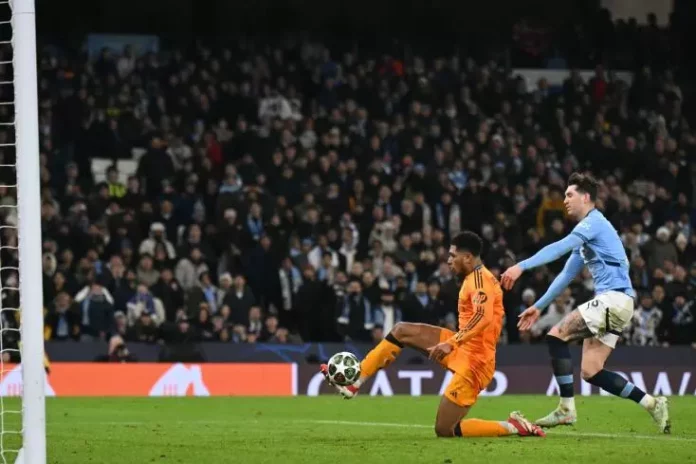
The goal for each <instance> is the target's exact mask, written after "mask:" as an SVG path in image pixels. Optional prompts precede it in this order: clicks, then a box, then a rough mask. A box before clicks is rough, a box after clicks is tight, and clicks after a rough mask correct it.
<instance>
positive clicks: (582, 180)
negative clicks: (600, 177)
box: [568, 172, 599, 201]
mask: <svg viewBox="0 0 696 464" xmlns="http://www.w3.org/2000/svg"><path fill="white" fill-rule="evenodd" d="M571 185H574V186H575V188H576V189H577V191H578V192H580V193H587V194H589V195H590V200H592V201H596V200H597V190H598V189H599V182H597V179H595V178H594V177H593V176H592V174H590V173H589V172H574V173H572V174H571V175H570V178H568V187H570V186H571Z"/></svg>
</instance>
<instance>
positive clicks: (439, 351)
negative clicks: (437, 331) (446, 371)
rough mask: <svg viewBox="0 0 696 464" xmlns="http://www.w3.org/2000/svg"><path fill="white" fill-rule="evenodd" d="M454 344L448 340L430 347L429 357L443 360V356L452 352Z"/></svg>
mask: <svg viewBox="0 0 696 464" xmlns="http://www.w3.org/2000/svg"><path fill="white" fill-rule="evenodd" d="M452 349H453V348H452V345H450V344H449V343H447V342H442V343H438V344H437V345H435V346H433V347H432V348H428V357H429V358H430V359H434V360H435V361H441V360H442V358H444V357H445V356H447V355H448V354H450V353H451V352H452Z"/></svg>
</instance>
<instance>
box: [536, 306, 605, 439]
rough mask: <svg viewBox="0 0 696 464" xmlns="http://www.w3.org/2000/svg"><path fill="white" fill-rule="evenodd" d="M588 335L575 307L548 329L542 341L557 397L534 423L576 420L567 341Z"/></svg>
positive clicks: (556, 423)
mask: <svg viewBox="0 0 696 464" xmlns="http://www.w3.org/2000/svg"><path fill="white" fill-rule="evenodd" d="M591 336H592V332H591V331H590V329H589V328H588V327H587V324H585V321H584V320H583V318H582V315H581V314H580V312H579V311H577V310H574V311H572V312H571V313H570V314H568V315H567V316H566V317H564V318H563V319H562V320H561V321H560V322H559V323H558V324H556V325H555V326H554V327H552V328H551V330H549V333H548V334H547V335H546V343H547V345H548V348H549V355H550V356H551V368H552V369H553V375H554V377H555V378H556V383H558V389H559V391H560V394H561V400H560V402H559V403H558V407H557V408H556V409H555V410H554V411H552V412H551V413H550V414H548V415H547V416H544V417H542V418H541V419H538V420H537V421H535V422H534V423H535V424H537V425H540V426H542V427H555V426H557V425H572V424H574V423H575V422H576V421H577V412H576V410H575V391H574V389H575V387H574V386H573V382H574V379H573V360H572V358H571V357H570V347H569V346H568V343H570V342H571V341H575V340H581V339H583V338H587V337H591Z"/></svg>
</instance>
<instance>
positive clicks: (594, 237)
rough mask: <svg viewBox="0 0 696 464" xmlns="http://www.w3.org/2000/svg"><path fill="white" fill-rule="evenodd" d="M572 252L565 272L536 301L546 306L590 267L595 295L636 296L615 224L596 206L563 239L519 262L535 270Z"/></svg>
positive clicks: (541, 307)
mask: <svg viewBox="0 0 696 464" xmlns="http://www.w3.org/2000/svg"><path fill="white" fill-rule="evenodd" d="M569 251H572V253H571V255H570V257H569V258H568V261H566V264H565V267H564V268H563V271H562V272H561V273H560V274H558V276H556V279H554V281H553V283H552V284H551V286H550V287H549V289H548V290H547V291H546V293H545V294H544V295H543V296H542V297H541V298H539V300H538V301H537V302H536V303H535V306H536V307H537V308H540V309H543V308H545V307H547V306H548V305H549V304H551V302H552V301H553V300H554V299H555V298H556V297H557V296H558V295H559V294H560V293H561V292H562V291H563V289H565V288H566V287H567V286H568V285H569V284H570V283H571V282H572V281H573V279H575V277H576V276H577V275H578V274H579V273H580V272H581V271H582V268H583V267H584V266H587V267H588V269H589V270H590V273H591V274H592V279H593V280H594V287H595V295H601V294H602V293H606V292H609V291H617V292H622V293H625V294H627V295H629V296H631V297H634V298H635V295H636V294H635V291H634V290H633V285H632V284H631V277H630V276H629V273H628V271H629V268H630V267H629V261H628V257H627V256H626V250H625V249H624V247H623V243H621V238H620V237H619V234H618V233H617V232H616V230H615V229H614V226H612V225H611V223H610V222H609V221H608V220H607V218H605V217H604V215H603V214H602V213H601V212H599V211H598V210H596V209H593V210H592V211H590V212H589V214H588V215H587V216H585V218H584V219H583V220H582V221H580V222H579V223H578V224H577V225H576V226H575V228H574V229H573V231H572V232H571V233H570V234H569V235H568V236H567V237H565V238H564V239H562V240H559V241H558V242H555V243H552V244H551V245H548V246H546V247H544V248H542V249H541V250H539V252H538V253H536V254H535V255H534V256H532V257H531V258H529V259H527V260H524V261H522V262H521V263H519V265H520V267H521V268H522V269H523V270H525V271H526V270H529V269H533V268H535V267H538V266H542V265H544V264H546V263H550V262H551V261H555V260H557V259H558V258H560V257H561V256H563V255H565V254H566V253H568V252H569Z"/></svg>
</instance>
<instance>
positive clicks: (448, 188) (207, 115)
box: [0, 11, 696, 347]
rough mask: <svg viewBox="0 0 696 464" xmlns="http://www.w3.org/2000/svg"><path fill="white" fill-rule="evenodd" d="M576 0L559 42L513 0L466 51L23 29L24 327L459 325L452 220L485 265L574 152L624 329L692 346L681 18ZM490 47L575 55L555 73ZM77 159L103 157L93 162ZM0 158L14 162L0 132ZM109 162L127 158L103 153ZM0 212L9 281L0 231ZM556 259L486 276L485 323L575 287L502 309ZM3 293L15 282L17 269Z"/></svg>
mask: <svg viewBox="0 0 696 464" xmlns="http://www.w3.org/2000/svg"><path fill="white" fill-rule="evenodd" d="M596 15H597V16H596V17H593V19H592V21H591V22H589V24H591V27H590V26H588V24H586V23H583V22H578V23H576V24H574V25H573V27H572V29H571V30H572V31H574V32H573V33H574V37H575V38H574V39H573V40H570V39H569V38H568V37H567V34H568V28H567V27H566V28H563V29H549V28H544V27H542V26H540V25H538V24H533V23H530V22H528V21H526V20H525V21H523V20H520V21H518V22H517V23H516V24H515V26H514V28H513V30H512V34H511V36H510V39H509V41H508V42H507V43H506V44H505V46H497V47H495V48H494V49H492V50H491V51H490V52H487V53H486V54H484V56H468V55H467V54H465V53H462V52H460V51H457V50H451V51H450V50H447V51H443V50H444V49H442V48H439V47H432V48H428V47H422V46H421V47H418V46H416V45H414V44H410V43H404V42H399V43H398V44H396V45H395V44H394V43H391V44H388V45H383V44H381V43H380V45H374V46H372V47H368V46H364V45H361V46H358V45H357V44H355V43H349V42H348V43H347V42H346V41H345V40H344V41H341V42H340V43H338V44H336V43H333V42H331V41H328V40H327V41H323V40H318V39H315V38H309V37H307V36H303V35H292V36H284V37H283V38H282V39H277V40H276V39H275V38H274V39H270V38H265V39H263V40H262V39H253V40H252V39H244V40H235V41H231V42H229V43H224V44H218V43H214V42H211V43H206V44H204V43H199V44H198V45H197V46H195V47H192V48H169V49H166V50H163V51H162V52H160V53H156V54H155V53H149V54H144V55H137V54H136V53H135V52H134V50H133V49H132V48H130V47H126V48H124V49H123V50H103V51H102V53H101V54H100V55H99V56H96V57H92V58H90V57H88V56H87V55H85V54H75V53H73V54H69V53H60V52H57V51H55V50H51V51H45V52H43V53H42V54H41V56H40V63H39V73H40V74H39V102H40V144H41V155H40V156H41V194H42V202H41V204H42V210H41V219H42V230H43V293H44V302H45V336H46V339H47V340H66V341H70V340H75V341H84V340H94V339H103V340H106V339H108V338H110V337H111V336H114V335H119V336H121V337H122V338H123V339H124V340H126V341H134V342H135V341H137V342H148V343H158V342H167V343H185V342H199V341H221V342H229V343H258V342H272V343H296V342H301V341H305V342H306V341H341V340H353V341H367V342H370V341H373V340H378V339H381V338H382V336H383V335H384V334H385V333H387V332H388V331H389V330H390V329H391V327H392V326H393V325H394V324H395V323H397V322H399V321H421V322H427V323H432V324H441V325H443V326H447V327H450V328H452V329H456V324H457V321H456V298H457V293H458V288H459V281H458V279H457V277H456V276H453V275H452V274H451V271H450V269H449V268H448V266H447V264H446V259H447V250H448V246H449V245H448V241H449V239H450V237H452V236H453V235H454V234H456V233H457V232H458V231H461V230H464V229H470V230H473V231H475V232H477V233H479V234H480V235H481V236H482V237H483V238H484V240H485V253H484V257H483V258H484V262H485V263H486V265H487V266H488V267H489V268H490V269H491V270H492V271H493V272H495V273H500V272H502V271H503V270H504V269H505V268H507V267H508V266H510V265H512V264H513V263H515V262H517V261H519V260H521V259H523V258H525V257H528V256H530V255H531V254H533V253H534V252H536V251H537V250H539V249H540V248H541V247H543V246H544V245H546V244H549V243H551V242H553V241H555V240H558V239H560V238H562V237H563V236H564V235H565V234H566V233H567V232H568V231H569V230H570V228H571V227H572V225H573V224H572V223H570V222H569V221H567V219H566V217H565V212H564V207H563V192H564V189H565V181H566V179H567V177H568V175H569V174H570V173H571V172H573V171H575V170H588V171H591V172H593V173H594V174H595V175H596V176H598V177H599V178H600V179H601V180H602V186H601V192H600V196H599V197H600V199H599V202H598V207H599V208H600V209H601V210H602V211H603V212H604V214H605V215H606V216H607V217H608V218H609V219H610V220H611V222H612V223H613V224H614V226H615V227H616V229H617V230H618V231H619V233H620V235H621V238H622V240H623V242H624V245H625V247H626V250H627V252H628V256H629V259H630V260H631V275H632V278H633V283H634V286H635V288H636V289H637V291H638V292H639V295H640V296H639V298H638V305H637V309H636V312H635V317H634V321H633V324H632V326H631V327H630V328H629V329H627V331H626V332H625V334H624V343H627V344H632V345H670V344H687V345H691V344H693V346H694V347H696V319H695V316H696V309H695V308H694V299H695V298H696V230H693V225H694V223H695V222H694V221H696V216H694V205H695V204H696V203H695V202H696V182H695V179H696V177H695V175H694V174H696V168H695V167H696V164H695V163H694V161H695V157H696V131H695V130H694V128H692V127H691V125H690V122H689V120H690V118H687V115H688V114H689V113H688V110H689V106H688V105H687V104H685V100H686V101H687V102H688V100H689V97H690V95H691V93H692V89H691V86H690V85H689V84H688V83H687V81H686V80H685V79H683V78H682V77H681V74H680V68H679V67H678V66H676V65H675V63H677V62H678V60H679V58H680V46H679V41H678V38H677V37H676V36H675V35H674V33H673V29H672V28H671V27H670V26H666V27H660V26H658V25H657V24H656V22H655V19H654V18H649V20H648V22H647V25H643V26H639V25H637V24H636V22H635V21H628V22H626V21H614V20H613V19H612V18H611V17H610V16H609V15H608V12H606V11H598V12H596ZM563 37H566V38H565V40H564V39H563ZM577 37H581V38H583V40H579V39H577ZM513 63H523V64H531V65H534V66H536V67H547V68H549V69H550V68H554V67H561V68H563V67H570V68H571V69H574V68H576V67H578V66H582V67H589V68H590V69H593V70H594V75H593V76H592V77H591V78H589V79H583V78H582V77H581V75H580V74H579V73H578V72H576V71H572V72H571V73H570V74H569V77H568V78H567V79H566V80H565V81H564V82H563V83H562V85H552V84H551V83H550V82H549V81H548V80H546V79H544V78H543V77H542V78H540V79H538V80H535V81H529V80H528V79H525V78H523V77H522V76H520V75H519V74H515V73H514V72H513V71H512V64H513ZM617 68H618V69H624V70H629V71H632V72H633V73H634V74H633V78H632V80H629V81H627V80H623V79H621V78H620V77H618V75H617V73H616V72H615V71H614V69H617ZM9 72H11V70H9V68H7V67H3V68H0V74H3V75H6V74H7V73H9ZM0 111H3V108H0ZM2 116H3V114H0V117H2ZM4 116H7V115H6V114H5V115H4ZM7 140H8V135H7V134H6V133H5V132H3V131H2V130H0V144H2V143H3V142H5V141H7ZM95 157H98V158H108V159H110V160H112V161H113V164H112V165H110V166H109V167H108V169H107V170H106V172H105V173H103V175H97V174H95V173H94V172H93V169H92V160H93V159H94V158H95ZM0 158H1V159H2V163H3V164H12V163H14V162H15V159H14V154H13V152H11V151H10V150H9V149H5V148H3V149H2V151H1V152H0ZM122 160H134V162H135V163H136V166H137V168H136V169H135V170H134V172H132V173H123V172H120V171H119V168H118V166H119V164H118V162H120V161H122ZM11 183H13V179H9V178H7V179H3V182H2V184H8V185H9V184H11ZM8 185H2V186H0V197H1V198H2V200H1V201H2V202H4V203H5V204H11V203H13V202H14V201H15V200H14V198H13V196H14V191H13V189H11V188H9V187H8ZM0 219H1V221H2V224H10V225H11V224H16V220H17V218H16V216H15V215H14V214H13V212H12V210H11V209H0ZM0 232H2V237H1V238H0V239H1V240H2V245H3V247H2V248H0V258H1V259H2V266H3V267H4V269H5V270H4V271H3V274H2V280H3V286H4V288H5V289H8V288H12V287H14V286H16V282H17V275H16V272H13V271H12V267H13V266H16V262H17V260H16V258H17V256H16V250H15V249H14V246H16V243H17V237H16V231H15V230H14V229H12V228H4V229H2V230H1V231H0ZM562 265H563V261H562V260H561V261H559V262H558V263H555V264H551V265H549V266H547V267H545V268H542V269H539V270H535V271H534V272H531V273H528V274H527V275H525V276H524V277H523V278H522V279H521V281H520V283H519V284H518V285H517V286H516V287H515V289H514V290H513V291H511V292H508V293H506V295H505V307H506V324H505V330H504V333H503V337H502V339H501V342H502V343H534V342H537V341H538V340H540V338H541V337H542V336H543V334H544V333H545V332H546V331H547V330H548V329H549V328H550V327H551V326H552V325H554V324H555V323H556V322H557V321H559V320H560V319H561V318H562V317H563V316H564V315H565V314H566V313H568V312H569V311H571V310H572V309H573V308H574V307H575V306H577V305H578V304H579V303H581V302H583V301H585V300H587V299H589V298H590V296H591V295H592V291H593V289H592V281H591V278H590V276H589V274H588V273H587V272H585V273H584V274H582V275H581V276H580V277H579V278H578V279H577V280H576V281H575V282H574V283H573V284H572V286H571V287H570V288H569V289H568V290H567V291H566V292H564V293H563V295H562V296H560V297H559V298H557V299H556V301H555V302H554V303H553V304H552V305H551V306H549V308H548V309H547V310H546V311H545V313H544V315H543V317H542V318H541V319H540V320H539V321H538V323H537V324H536V325H535V326H534V328H533V329H532V331H531V332H529V333H522V334H520V333H518V331H517V329H516V319H517V315H518V314H519V313H520V312H521V311H522V310H524V309H525V308H526V307H528V306H529V305H531V304H532V303H533V302H534V301H535V300H536V298H538V297H539V296H541V294H543V293H544V292H545V290H546V288H547V287H548V285H549V283H550V282H551V280H552V279H553V277H554V276H555V274H556V273H558V272H559V271H560V268H561V267H562ZM2 304H3V307H6V308H7V307H16V306H18V301H17V295H16V292H12V291H7V290H6V291H4V292H3V301H2ZM3 314H5V312H3ZM4 323H5V324H8V325H7V326H10V325H12V324H15V323H16V322H15V321H12V320H6V321H4ZM8 336H9V335H8ZM12 342H13V341H12V340H5V343H12Z"/></svg>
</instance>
